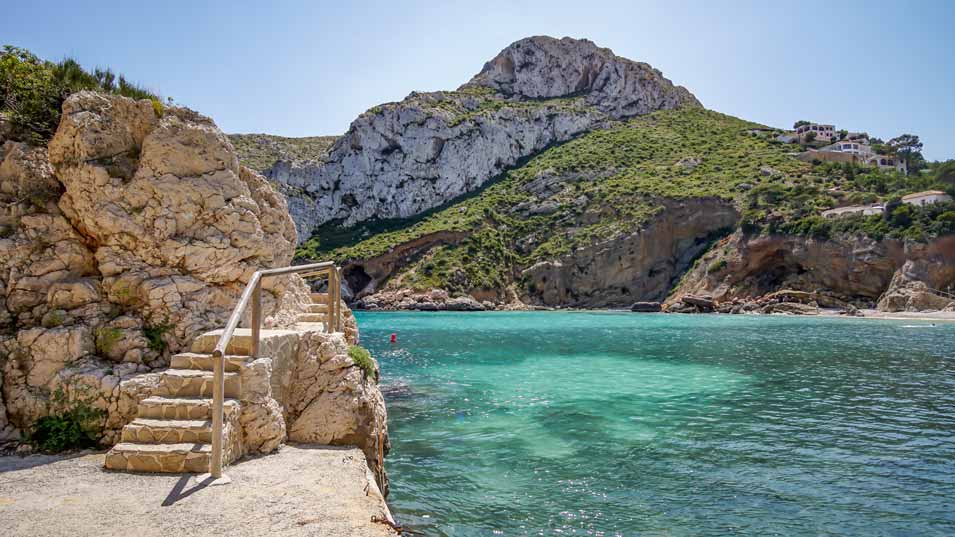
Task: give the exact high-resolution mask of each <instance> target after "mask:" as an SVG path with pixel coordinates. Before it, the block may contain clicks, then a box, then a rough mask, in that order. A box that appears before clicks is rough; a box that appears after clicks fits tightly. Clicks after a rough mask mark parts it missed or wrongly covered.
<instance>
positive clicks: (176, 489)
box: [161, 474, 211, 507]
mask: <svg viewBox="0 0 955 537" xmlns="http://www.w3.org/2000/svg"><path fill="white" fill-rule="evenodd" d="M192 477H193V476H192V474H185V475H183V476H182V477H180V478H179V481H176V484H175V485H173V487H172V490H170V491H169V494H168V495H167V496H166V499H165V500H163V501H162V504H161V505H162V506H163V507H169V506H171V505H173V504H175V503H176V502H178V501H179V500H183V499H186V498H188V497H189V496H192V495H193V494H195V493H197V492H199V491H200V490H202V489H204V488H206V487H208V486H209V484H210V483H211V481H210V480H207V481H200V482H198V483H196V484H195V485H194V486H193V487H192V488H190V489H186V485H188V484H189V481H191V480H192Z"/></svg>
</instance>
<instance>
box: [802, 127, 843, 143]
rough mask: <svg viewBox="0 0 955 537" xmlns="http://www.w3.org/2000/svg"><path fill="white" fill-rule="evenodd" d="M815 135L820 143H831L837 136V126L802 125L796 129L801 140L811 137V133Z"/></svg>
mask: <svg viewBox="0 0 955 537" xmlns="http://www.w3.org/2000/svg"><path fill="white" fill-rule="evenodd" d="M810 132H811V133H815V135H816V140H818V141H820V142H831V141H832V139H833V138H834V137H835V135H836V126H835V125H820V124H818V123H810V124H808V125H802V126H801V127H798V128H797V129H796V136H798V137H799V139H800V140H804V139H806V137H807V136H809V133H810Z"/></svg>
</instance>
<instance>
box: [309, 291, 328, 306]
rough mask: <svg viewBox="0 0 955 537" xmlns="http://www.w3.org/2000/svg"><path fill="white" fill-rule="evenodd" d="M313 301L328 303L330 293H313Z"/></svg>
mask: <svg viewBox="0 0 955 537" xmlns="http://www.w3.org/2000/svg"><path fill="white" fill-rule="evenodd" d="M312 302H324V303H325V304H328V293H312Z"/></svg>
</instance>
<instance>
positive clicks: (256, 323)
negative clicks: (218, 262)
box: [249, 280, 262, 359]
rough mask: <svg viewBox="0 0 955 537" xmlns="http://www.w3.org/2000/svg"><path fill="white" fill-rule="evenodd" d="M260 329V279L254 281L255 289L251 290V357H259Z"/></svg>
mask: <svg viewBox="0 0 955 537" xmlns="http://www.w3.org/2000/svg"><path fill="white" fill-rule="evenodd" d="M261 330H262V280H259V281H257V282H256V283H255V290H254V291H252V346H251V348H250V349H249V356H251V357H252V358H253V359H255V358H258V357H259V336H260V332H261Z"/></svg>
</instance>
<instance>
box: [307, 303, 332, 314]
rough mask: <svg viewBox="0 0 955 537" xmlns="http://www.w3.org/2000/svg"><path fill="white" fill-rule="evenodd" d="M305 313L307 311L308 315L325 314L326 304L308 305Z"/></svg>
mask: <svg viewBox="0 0 955 537" xmlns="http://www.w3.org/2000/svg"><path fill="white" fill-rule="evenodd" d="M307 311H308V313H325V312H326V311H328V304H325V303H322V304H316V303H313V304H309V305H308V306H307Z"/></svg>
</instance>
